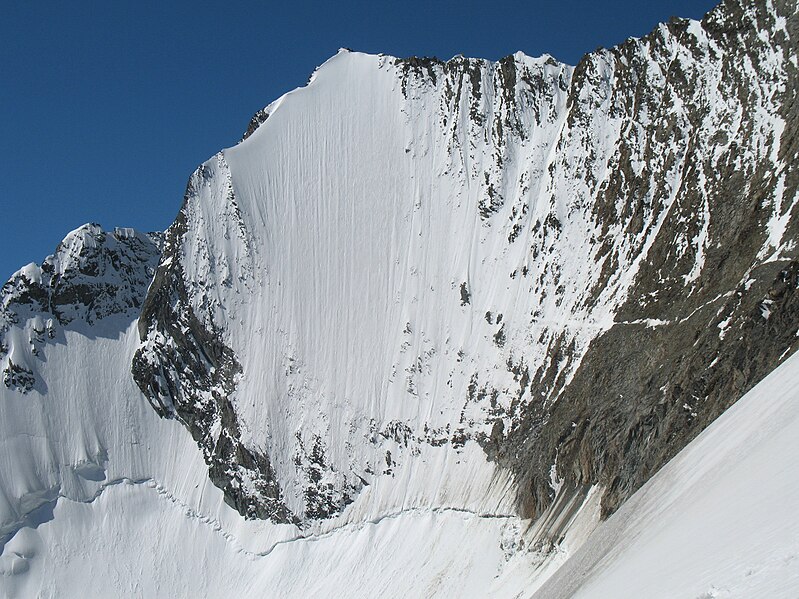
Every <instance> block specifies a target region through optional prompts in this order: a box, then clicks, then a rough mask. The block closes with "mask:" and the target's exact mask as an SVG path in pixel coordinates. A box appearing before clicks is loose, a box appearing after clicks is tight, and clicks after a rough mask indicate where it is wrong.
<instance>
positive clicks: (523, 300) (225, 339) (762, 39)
mask: <svg viewBox="0 0 799 599" xmlns="http://www.w3.org/2000/svg"><path fill="white" fill-rule="evenodd" d="M795 9H796V2H795V0H791V1H780V2H776V3H775V2H762V1H755V0H745V1H743V2H733V1H730V2H725V3H724V4H723V5H722V6H720V7H719V8H717V9H716V10H714V11H713V12H712V13H710V14H709V15H708V16H707V17H706V18H705V19H704V20H703V21H702V22H696V21H687V20H675V21H673V22H671V23H669V24H667V25H662V26H660V27H658V28H657V29H656V30H655V31H654V32H653V33H652V34H650V35H649V36H646V37H645V38H643V39H641V40H630V41H629V42H627V43H626V44H624V45H623V46H620V47H619V48H614V49H611V50H601V51H597V52H596V53H594V54H591V55H589V56H587V57H585V59H584V60H583V61H581V63H580V64H579V65H578V66H577V67H576V68H572V67H569V66H566V65H562V64H559V63H557V62H556V61H554V60H553V59H552V58H550V57H546V56H545V57H541V58H537V59H535V58H530V57H526V56H524V55H522V54H516V55H513V56H509V57H507V58H505V59H503V60H501V61H499V62H497V63H490V62H487V61H481V60H472V59H465V58H462V57H456V58H454V59H452V60H450V61H448V62H442V61H438V60H434V59H417V58H411V59H405V60H403V59H395V58H392V57H387V56H370V55H365V54H359V53H354V52H348V51H341V52H339V54H338V55H336V56H335V57H333V58H331V59H330V60H329V61H328V62H326V63H325V64H324V65H322V66H321V67H320V68H319V69H318V70H317V71H316V72H315V73H314V75H313V76H312V78H311V80H310V82H309V84H308V85H307V86H306V87H304V88H301V89H298V90H295V91H294V92H291V93H289V94H287V95H286V96H284V97H282V98H281V99H279V100H278V101H276V102H275V103H273V104H271V105H270V106H268V107H267V108H266V109H264V110H263V111H261V112H260V113H259V114H258V115H256V117H255V119H254V121H253V124H252V125H251V127H250V128H249V129H248V134H247V136H246V138H245V139H244V140H243V141H242V142H241V143H240V144H239V145H237V146H235V147H233V148H230V149H227V150H224V151H223V152H220V153H219V154H218V155H217V156H215V157H214V158H212V159H211V160H209V161H208V162H207V163H205V164H204V165H202V167H201V168H200V169H198V171H197V172H196V173H195V174H194V175H193V176H192V178H191V180H190V182H189V186H188V188H187V193H186V197H185V201H184V205H183V207H182V209H181V212H180V214H179V216H178V219H177V221H176V222H175V224H174V225H173V226H172V227H171V228H170V230H169V231H168V233H167V238H166V242H165V253H164V258H163V260H162V262H161V264H160V266H159V269H158V273H157V275H156V277H155V281H154V283H153V286H152V287H151V289H150V292H149V294H148V299H147V301H146V303H145V306H144V309H143V313H142V318H141V320H140V332H141V335H142V346H141V348H140V350H139V351H138V352H137V354H136V357H135V359H134V366H133V373H134V377H135V379H136V381H137V383H138V384H139V387H140V388H141V389H142V391H143V392H144V393H145V394H146V395H147V396H148V398H149V399H150V400H151V402H152V403H153V405H154V406H155V407H156V409H157V410H158V411H159V412H160V413H161V414H163V415H165V416H175V417H176V418H178V419H180V420H181V421H182V422H184V423H185V424H186V426H187V427H188V428H189V430H190V431H191V433H192V435H193V437H194V438H195V439H196V440H197V441H198V443H199V445H200V446H201V447H202V449H203V453H204V457H205V459H206V461H207V462H208V464H209V466H210V474H211V478H212V480H214V482H215V483H216V484H217V485H218V486H219V487H220V488H222V489H223V490H224V492H225V495H226V497H227V499H228V501H229V502H230V504H231V505H234V506H235V507H236V508H237V509H238V510H239V511H240V512H241V513H242V514H246V515H248V516H251V517H259V518H270V519H272V520H273V521H275V522H292V523H296V524H298V525H300V526H310V525H311V522H313V521H315V520H318V519H324V518H329V517H332V516H334V515H336V514H340V513H342V512H343V511H344V510H345V507H346V506H347V505H349V504H350V503H352V502H353V501H354V500H355V499H356V498H357V497H358V496H359V495H360V494H362V493H363V492H364V489H366V488H370V492H369V493H368V494H367V498H365V499H364V501H365V502H369V503H370V505H372V507H371V508H370V510H377V511H378V512H379V511H381V510H393V509H397V508H398V507H400V506H401V505H406V500H407V497H408V494H406V493H400V494H399V495H398V494H397V493H396V492H395V491H394V490H392V491H390V492H386V493H383V491H384V490H388V489H394V488H395V487H396V485H394V484H393V483H391V482H386V481H385V480H384V479H392V478H393V479H395V480H405V481H406V482H405V483H404V484H403V486H402V488H410V489H413V491H411V492H410V495H412V496H413V498H414V499H413V501H416V502H418V504H419V505H437V502H438V501H440V500H441V497H440V494H439V489H440V488H439V486H437V485H430V484H429V481H430V480H431V476H432V475H434V477H435V479H437V480H443V481H444V486H450V485H452V484H454V485H458V484H460V483H458V482H455V481H462V480H464V471H463V470H464V468H471V467H472V466H471V460H469V461H468V463H469V464H470V465H469V466H464V464H465V463H466V462H467V461H466V460H464V459H461V457H462V454H463V455H465V453H466V452H472V453H473V452H474V449H475V447H479V448H480V449H481V450H482V451H483V452H484V453H485V455H486V456H487V457H488V458H489V459H490V460H491V461H492V462H494V463H497V464H499V465H501V466H502V467H503V469H502V471H501V474H500V477H501V478H502V484H503V485H504V484H505V482H506V481H507V479H508V477H510V478H512V481H513V483H514V484H515V485H516V486H517V488H518V497H517V500H518V501H517V503H518V508H519V509H520V510H521V512H522V513H523V514H524V515H527V516H539V515H541V514H542V513H543V512H544V511H545V510H546V509H548V508H549V507H550V506H551V505H553V504H554V503H560V504H561V505H564V506H565V505H572V504H574V503H575V502H578V503H579V502H580V501H582V499H584V498H585V496H586V494H587V493H588V490H589V489H590V488H593V487H596V486H597V485H599V486H600V487H601V488H602V494H603V496H602V509H603V514H604V515H608V514H610V513H611V512H612V511H613V510H614V509H615V508H616V507H618V505H619V504H620V503H621V502H622V501H623V500H624V499H625V498H626V497H628V496H629V495H630V494H632V492H634V491H635V490H636V489H637V488H638V487H639V486H640V485H641V484H643V482H645V481H646V480H647V478H648V477H649V476H651V475H652V473H653V472H655V471H656V470H657V468H658V467H659V466H661V465H662V464H663V463H665V461H667V460H668V458H670V457H671V456H673V455H674V453H676V452H677V451H678V450H679V449H680V448H681V447H682V446H684V445H685V444H686V443H687V442H688V441H690V439H691V438H693V436H695V435H696V434H697V433H698V432H700V431H701V430H702V428H704V426H706V425H707V424H708V423H709V422H711V421H712V420H713V419H714V418H715V417H716V416H717V415H718V414H719V413H721V412H722V411H723V410H724V408H726V407H727V406H728V405H730V403H732V402H733V401H735V400H736V399H737V398H738V397H740V395H741V394H743V393H744V392H745V391H746V390H748V389H749V388H751V386H752V385H753V384H755V383H756V382H757V381H758V380H760V379H761V378H762V377H763V376H765V375H766V374H767V373H768V372H769V370H770V369H772V368H773V367H774V366H775V365H776V364H778V363H779V361H780V360H782V359H783V358H784V357H785V356H787V355H789V354H790V353H791V351H793V349H795V347H796V336H795V335H794V334H793V333H794V332H795V331H796V327H797V323H799V318H798V317H797V306H798V305H799V304H798V303H797V301H796V298H795V291H796V290H795V287H794V286H793V285H792V283H791V282H792V281H793V277H794V275H795V273H796V270H797V266H798V265H797V263H796V262H795V259H796V257H797V255H796V254H797V247H796V243H795V237H796V231H797V225H798V223H799V221H798V220H797V219H796V218H794V217H795V215H796V212H797V210H796V207H797V206H799V203H797V202H796V198H797V185H799V172H797V171H796V167H797V162H796V161H795V160H794V158H795V157H796V156H797V152H799V145H798V143H797V141H796V140H797V139H799V136H796V135H795V134H794V131H793V120H791V119H789V117H790V114H791V112H790V111H791V110H793V107H794V106H795V103H794V102H793V98H794V94H795V90H796V87H797V79H796V77H797V69H796V56H795V54H796V52H795V43H794V42H793V37H792V36H791V34H790V33H789V32H790V31H792V30H793V27H794V26H796V25H797V23H796V20H797V16H796V10H795ZM729 331H735V333H732V334H728V333H729ZM616 356H621V357H623V359H621V360H618V359H615V357H616ZM597 389H601V392H599V393H597V391H596V390H597ZM417 458H418V459H417ZM553 467H554V468H555V472H556V475H557V476H556V478H557V479H558V480H562V484H559V485H558V486H557V489H558V490H560V491H561V493H562V495H563V496H562V497H560V498H558V497H556V493H555V485H553V483H552V480H553V477H552V472H553ZM493 471H494V467H493V466H487V467H486V468H485V469H484V475H483V476H481V477H479V478H478V479H475V480H477V482H476V483H475V484H474V486H472V487H470V488H469V489H466V488H463V489H462V492H459V493H456V494H454V495H452V494H449V495H447V496H446V501H448V502H454V504H457V505H461V506H463V507H466V506H471V505H473V504H474V502H475V501H478V500H479V498H481V497H484V496H485V494H486V492H487V490H488V485H489V483H488V482H487V481H489V480H490V479H491V476H492V474H491V473H492V472H493ZM406 479H407V480H406ZM450 481H453V482H450ZM397 488H399V487H397ZM567 495H568V497H566V496H567ZM454 504H453V505H454ZM354 509H356V510H357V509H358V508H354ZM372 513H375V512H374V511H372Z"/></svg>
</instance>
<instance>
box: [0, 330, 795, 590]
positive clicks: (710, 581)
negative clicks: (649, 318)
mask: <svg viewBox="0 0 799 599" xmlns="http://www.w3.org/2000/svg"><path fill="white" fill-rule="evenodd" d="M134 330H135V329H133V328H131V329H130V330H129V331H128V332H127V333H125V334H123V335H122V336H121V337H120V338H119V339H114V340H105V342H104V343H102V344H98V343H97V341H96V340H90V339H84V340H81V339H80V338H79V337H78V336H75V337H72V336H71V335H70V336H69V337H68V341H67V344H68V345H67V346H66V347H61V348H57V349H55V350H53V351H50V353H49V354H48V355H49V359H48V363H47V364H48V369H47V370H45V371H44V372H43V375H44V376H45V377H48V375H51V374H55V373H56V372H58V370H57V369H58V367H57V366H56V364H57V363H61V364H62V365H61V367H62V368H63V367H64V366H63V365H64V364H71V363H73V360H74V356H79V355H80V356H85V359H86V360H87V362H86V363H81V362H79V363H78V364H77V366H78V367H79V368H80V369H81V370H80V371H81V372H84V373H87V374H88V375H89V377H90V378H91V379H93V380H94V381H95V383H94V384H92V385H87V387H86V388H85V392H84V393H82V394H80V395H76V396H73V398H71V399H70V398H67V397H57V398H56V397H54V398H53V399H54V400H55V401H54V402H53V403H50V404H49V406H45V407H43V406H42V405H41V404H40V403H38V402H37V403H28V404H27V405H24V406H22V405H17V406H16V408H17V409H18V410H20V411H21V410H22V409H23V407H24V408H25V409H27V410H28V411H29V412H30V411H34V412H35V411H42V412H47V411H48V408H49V410H53V409H54V408H55V409H58V404H56V403H55V402H56V401H58V402H59V403H61V401H63V400H66V401H67V402H68V404H67V405H66V406H65V407H64V408H63V409H64V413H63V415H64V416H66V417H68V416H69V414H79V415H80V418H76V419H74V420H71V421H70V426H69V427H64V429H63V430H64V431H65V432H66V431H69V430H72V431H73V432H74V436H72V435H69V436H67V437H66V438H64V439H62V440H60V444H61V446H62V447H70V446H71V447H76V450H77V451H80V445H77V446H76V442H78V443H79V442H80V441H82V438H81V437H82V435H83V434H85V432H86V431H87V430H93V431H99V437H100V438H101V442H102V445H103V447H104V449H105V452H106V453H107V461H105V462H104V463H103V466H104V467H105V472H104V474H105V478H104V479H103V478H102V474H100V472H96V473H95V475H94V476H91V477H87V479H88V480H87V483H88V484H95V485H97V486H96V487H94V488H93V489H92V490H91V492H90V493H85V494H83V495H80V494H79V495H75V494H74V493H73V495H72V497H69V496H67V494H66V493H65V492H63V491H62V494H61V497H59V498H58V499H57V501H54V505H50V506H48V509H47V510H40V511H39V512H38V513H36V514H33V515H32V517H30V518H29V519H28V520H27V522H26V523H25V524H24V525H23V526H21V527H19V530H18V531H17V532H16V534H14V535H13V537H12V538H11V539H10V540H9V541H8V542H7V543H5V547H4V549H3V552H2V556H0V568H2V572H3V576H2V577H0V590H2V592H3V594H4V596H8V597H32V596H37V597H108V596H164V595H166V596H184V595H201V596H209V597H221V596H231V595H235V596H241V597H261V596H264V594H267V595H269V596H281V597H307V596H309V594H312V595H313V596H320V597H337V596H349V597H371V596H375V595H379V596H385V597H400V596H402V597H406V596H409V595H411V596H429V595H433V594H435V595H437V596H464V597H467V596H474V597H485V596H496V597H506V596H507V597H514V596H527V595H528V594H529V593H532V592H533V590H534V589H535V588H537V587H538V586H539V585H541V583H542V582H544V580H545V578H546V576H547V575H548V574H550V573H551V571H552V566H551V565H550V566H546V564H544V567H542V568H541V569H537V566H538V565H539V564H541V560H542V556H541V555H540V554H539V553H537V552H536V548H535V547H533V546H529V545H527V544H524V542H525V541H526V542H527V543H529V542H530V541H531V540H535V539H534V535H532V534H531V533H530V532H528V533H527V534H526V535H525V534H523V530H524V529H525V528H526V527H527V526H528V525H529V523H525V522H522V521H520V520H519V519H518V518H516V517H513V516H507V517H499V518H498V517H480V516H478V515H475V514H471V513H468V512H462V511H456V510H426V509H410V510H406V511H404V512H400V513H394V514H384V515H382V516H380V517H378V518H374V519H369V518H364V519H363V520H361V521H356V522H352V523H350V524H345V525H343V526H341V527H339V528H336V529H334V530H331V531H330V532H328V533H326V534H320V535H314V534H308V537H307V538H299V537H297V533H294V534H292V535H283V539H284V542H278V543H276V541H277V540H279V539H280V536H279V535H276V534H275V529H280V528H281V527H280V526H277V525H274V524H271V523H268V522H259V521H245V520H242V519H241V518H240V517H239V516H238V514H237V513H236V512H235V511H234V510H233V509H232V508H230V507H228V506H227V505H226V504H225V503H224V502H223V501H222V497H221V495H222V494H221V491H219V490H218V489H217V488H216V487H214V486H213V485H210V483H209V481H208V479H207V476H206V474H205V472H206V471H205V465H204V464H203V462H202V460H201V457H200V454H199V452H198V451H197V449H196V446H194V444H193V442H191V440H190V439H189V438H188V434H187V433H186V431H185V430H184V429H183V428H182V427H180V426H179V425H178V424H177V423H174V422H170V421H164V420H160V419H158V418H157V417H156V416H155V414H154V413H153V412H152V411H151V410H150V408H149V406H147V405H146V402H145V400H144V398H143V397H141V396H140V395H138V394H137V393H136V392H135V390H134V389H132V388H127V389H128V393H124V391H125V389H126V387H124V385H126V384H127V385H130V383H124V382H123V381H115V380H113V378H104V377H103V373H104V372H106V373H107V372H111V371H112V370H113V366H114V365H113V364H111V363H110V362H111V361H110V360H107V359H106V360H105V361H103V360H102V359H101V358H100V356H102V355H105V356H109V355H115V356H117V359H125V358H128V359H129V358H130V356H131V354H132V352H133V350H134V348H135V346H136V339H135V333H134ZM67 347H68V349H67ZM59 350H60V351H59ZM50 367H52V368H53V369H52V370H50V369H49V368H50ZM797 382H799V357H797V356H794V357H792V358H791V359H790V360H788V361H787V362H786V364H784V365H783V366H782V367H780V368H779V369H778V370H777V371H776V372H775V373H773V374H772V375H771V376H769V377H768V378H767V379H766V380H765V381H763V382H762V383H761V384H760V385H758V386H757V387H756V388H755V389H754V390H753V391H751V392H750V393H749V394H748V395H747V396H746V397H744V398H743V399H742V400H741V401H740V402H739V403H738V404H737V405H736V406H734V407H733V408H731V409H730V411H729V412H728V413H727V414H725V415H724V416H722V417H721V418H720V419H719V420H718V421H717V422H716V423H715V424H714V425H712V426H711V427H710V428H709V429H708V430H707V431H706V432H705V433H704V434H703V435H701V436H700V437H699V438H698V439H697V440H696V441H694V442H693V443H692V444H691V445H689V446H688V448H686V450H685V451H683V452H682V453H680V454H679V455H678V456H677V458H675V459H674V460H673V461H672V462H671V463H669V464H668V465H667V466H666V467H665V468H664V469H663V471H662V472H661V473H660V474H658V475H657V476H656V477H655V478H654V479H653V480H652V481H651V482H650V484H648V485H647V486H646V487H645V488H644V489H642V490H641V491H640V492H639V493H638V494H636V495H635V496H634V497H633V498H632V499H631V500H630V501H629V502H628V503H627V504H625V506H623V507H622V509H621V510H620V511H619V512H618V513H617V514H615V515H614V516H613V517H612V518H611V519H610V520H609V521H608V522H606V523H605V524H603V525H601V526H600V527H599V528H598V529H597V530H596V531H595V532H594V534H593V535H592V536H591V537H590V538H589V540H588V542H587V543H586V544H585V546H584V548H583V549H582V550H581V551H580V552H578V553H577V554H576V556H574V557H572V558H571V560H568V558H569V557H570V556H569V554H568V553H561V554H560V555H559V556H558V563H563V562H565V565H564V566H563V569H562V570H561V571H559V572H557V574H556V575H555V577H554V578H553V579H552V580H551V582H550V583H548V584H547V585H545V587H544V588H543V589H541V591H540V593H541V595H540V596H542V597H550V596H552V597H570V596H572V594H573V593H575V592H576V591H578V590H579V591H580V593H582V594H578V595H577V596H586V597H605V596H607V597H641V596H646V597H650V596H651V597H659V596H662V597H681V596H685V597H689V598H694V597H776V598H779V597H791V596H793V593H794V591H795V590H796V588H799V587H797V585H799V580H798V579H797V577H799V571H797V565H796V564H797V561H796V559H795V556H796V555H797V552H799V547H797V546H796V538H797V533H799V530H797V526H799V521H798V520H797V518H796V516H795V513H794V510H793V506H795V505H796V504H797V500H798V499H799V496H798V495H799V478H797V473H799V468H797V466H799V465H798V464H796V463H795V462H796V455H797V452H796V439H797V438H799V431H798V430H797V427H799V408H798V407H797V406H799V404H797V403H796V401H795V399H796V397H795V395H796V394H795V389H796V387H797ZM112 385H116V387H113V388H117V389H120V391H122V393H120V394H119V395H117V394H114V397H113V401H114V404H115V406H116V407H117V411H118V412H119V413H121V414H127V419H125V421H124V422H121V421H119V420H118V419H117V418H119V417H117V416H113V414H111V413H109V412H108V410H107V407H108V405H107V404H108V400H109V396H108V395H107V394H106V393H105V390H106V389H108V388H109V387H110V386H112ZM33 394H35V391H34V392H33ZM27 397H28V398H32V397H35V395H29V396H27ZM126 398H127V399H126ZM12 399H13V398H12V397H11V396H9V395H4V396H2V400H3V402H4V404H3V405H8V403H9V402H10V401H11V400H12ZM51 413H53V412H51ZM6 414H8V412H5V413H4V415H6ZM2 422H4V423H6V422H8V420H6V419H5V418H4V419H3V420H2ZM17 422H20V420H19V419H18V420H17ZM103 423H105V424H103ZM53 428H55V427H53ZM108 431H123V432H124V434H117V435H116V436H114V435H109V436H106V435H107V433H108ZM146 439H150V441H149V442H148V441H146ZM7 450H8V448H7V447H4V453H5V452H7ZM6 455H7V453H6ZM14 455H17V456H18V455H20V454H18V453H16V452H15V454H14ZM84 463H85V462H84ZM13 468H14V471H15V472H17V473H18V474H19V473H22V472H23V471H24V470H23V467H22V465H20V464H14V465H13ZM84 472H86V470H85V469H84ZM98 479H100V480H98ZM595 507H597V508H598V505H597V504H595ZM282 528H287V527H282ZM300 534H302V533H300ZM531 537H533V538H532V539H531ZM292 539H294V540H292ZM583 540H584V539H582V538H580V539H578V542H582V541H583ZM742 547H743V548H745V550H742ZM561 548H563V545H562V546H561ZM562 551H563V549H562ZM556 565H558V564H556ZM535 596H536V597H538V596H539V595H535Z"/></svg>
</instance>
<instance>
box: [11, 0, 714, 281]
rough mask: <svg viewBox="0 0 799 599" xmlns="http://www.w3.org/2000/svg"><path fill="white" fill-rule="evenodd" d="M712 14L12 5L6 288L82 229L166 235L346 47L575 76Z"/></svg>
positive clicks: (579, 8) (429, 5) (709, 0)
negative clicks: (205, 172)
mask: <svg viewBox="0 0 799 599" xmlns="http://www.w3.org/2000/svg"><path fill="white" fill-rule="evenodd" d="M714 4H716V2H715V1H714V0H652V1H649V2H641V1H640V0H593V1H591V0H559V1H554V0H546V1H541V2H538V1H530V2H520V1H510V0H507V1H506V0H494V1H491V2H486V1H485V0H483V1H481V2H473V1H472V0H460V1H451V0H447V1H444V2H435V1H433V0H426V1H417V0H404V1H402V2H393V3H386V2H361V1H343V0H342V1H336V2H333V1H328V2H298V1H294V2H291V1H289V2H280V3H277V2H254V1H253V2H237V1H235V0H231V1H228V2H220V1H218V0H217V1H216V2H206V1H203V0H200V1H195V2H186V1H179V2H163V1H162V2H151V1H150V0H137V1H136V2H132V1H131V2H124V1H122V0H120V1H113V2H107V1H102V2H100V1H97V2H91V1H80V0H77V1H73V2H63V1H59V2H35V1H30V2H6V3H4V6H3V11H2V16H0V218H2V228H0V280H2V281H5V280H6V279H7V278H8V276H10V274H11V273H12V272H13V271H14V270H16V269H17V268H19V267H20V266H22V265H23V264H26V263H28V262H31V261H37V262H39V261H41V259H42V258H44V257H45V256H46V255H47V254H49V253H51V252H52V251H53V249H54V248H55V246H56V244H57V243H58V242H59V241H60V240H61V239H62V238H63V236H64V234H66V233H67V232H68V231H70V230H71V229H74V228H75V227H78V226H80V225H81V224H83V223H85V222H89V221H95V222H99V223H100V224H102V225H103V226H104V227H109V228H110V227H113V226H132V227H136V228H138V229H141V230H158V229H164V228H166V227H167V226H168V225H169V224H170V223H171V222H172V219H173V218H174V216H175V214H176V213H177V211H178V209H179V207H180V203H181V200H182V195H183V191H184V188H185V185H186V181H187V179H188V177H189V175H190V174H191V172H192V171H193V170H194V169H195V167H196V166H197V165H198V164H200V163H201V162H203V161H204V160H206V159H207V158H209V157H210V156H212V155H213V154H214V153H216V152H217V151H218V150H219V149H221V148H223V147H227V146H230V145H233V144H234V143H236V141H238V139H239V138H240V136H241V134H242V132H243V131H244V129H245V128H246V125H247V123H248V121H249V118H250V116H251V115H252V114H253V113H254V112H255V111H256V110H258V109H259V108H262V107H263V106H265V105H266V104H268V103H269V102H270V101H272V100H273V99H274V98H276V97H277V96H279V95H280V94H282V93H284V92H286V91H288V90H290V89H292V88H294V87H297V86H299V85H303V84H304V83H305V81H306V80H307V78H308V75H309V74H310V73H311V71H313V69H314V67H316V66H317V65H318V64H320V63H322V62H323V61H324V60H326V59H327V58H328V57H330V56H331V55H332V54H334V53H335V52H336V51H337V49H338V48H339V47H342V46H343V47H349V48H352V49H354V50H361V51H365V52H373V53H379V52H384V53H387V54H393V55H398V56H409V55H427V56H438V57H440V58H450V57H452V56H454V55H455V54H464V55H466V56H477V57H483V58H490V59H498V58H500V57H502V56H505V55H507V54H510V53H512V52H515V51H516V50H522V51H523V52H525V53H527V54H531V55H540V54H542V53H544V52H548V53H549V54H552V55H553V56H555V57H556V58H558V59H560V60H562V61H565V62H569V63H571V64H575V63H576V62H577V61H578V60H579V58H580V56H581V55H583V54H584V53H586V52H589V51H591V50H593V49H595V48H597V47H598V46H612V45H615V44H617V43H619V42H622V41H623V40H624V39H626V38H627V37H630V36H640V35H643V34H645V33H647V32H648V31H650V30H651V29H652V28H653V27H654V26H655V25H656V24H657V23H658V22H660V21H664V20H667V19H668V18H669V17H670V16H672V15H677V16H685V17H693V18H699V17H701V16H702V15H703V14H704V13H705V12H706V11H707V10H709V9H710V8H711V7H712V6H713V5H714Z"/></svg>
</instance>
